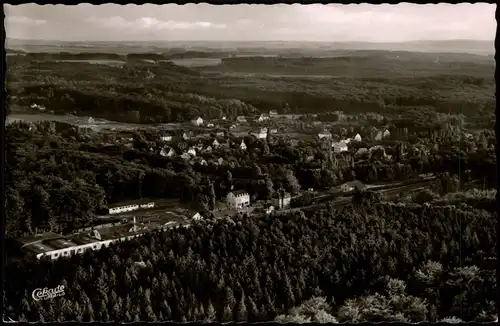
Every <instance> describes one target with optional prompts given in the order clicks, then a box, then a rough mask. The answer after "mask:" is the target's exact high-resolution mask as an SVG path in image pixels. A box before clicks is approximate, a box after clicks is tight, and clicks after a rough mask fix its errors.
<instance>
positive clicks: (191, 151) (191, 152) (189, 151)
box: [187, 147, 196, 156]
mask: <svg viewBox="0 0 500 326" xmlns="http://www.w3.org/2000/svg"><path fill="white" fill-rule="evenodd" d="M187 153H188V154H189V155H192V156H196V149H194V148H193V147H191V148H190V149H189V150H188V151H187Z"/></svg>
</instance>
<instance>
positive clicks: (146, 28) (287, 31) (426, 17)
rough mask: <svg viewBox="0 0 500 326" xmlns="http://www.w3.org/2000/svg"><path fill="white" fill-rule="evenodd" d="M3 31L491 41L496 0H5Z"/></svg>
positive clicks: (61, 35) (54, 35)
mask: <svg viewBox="0 0 500 326" xmlns="http://www.w3.org/2000/svg"><path fill="white" fill-rule="evenodd" d="M5 15H6V19H5V28H6V33H7V37H10V38H22V39H42V40H60V41H125V40H143V41H153V40H155V41H163V40H165V41H168V40H190V41H193V40H201V41H204V40H223V41H271V40H277V41H280V40H281V41H328V42H344V41H369V42H397V41H409V40H447V39H475V40H493V39H494V38H495V32H496V21H495V5H494V4H486V3H479V4H465V3H464V4H445V3H441V4H437V5H435V4H426V5H416V4H409V3H403V4H398V5H370V4H361V5H358V4H353V5H339V4H331V5H299V4H295V5H283V4H279V5H273V6H266V5H226V6H216V5H208V4H189V5H183V6H180V5H174V4H167V5H161V6H158V5H151V4H146V5H140V6H137V5H126V6H120V5H116V4H107V5H100V6H93V5H90V4H80V5H77V6H64V5H44V6H39V5H36V4H24V5H19V6H11V5H5Z"/></svg>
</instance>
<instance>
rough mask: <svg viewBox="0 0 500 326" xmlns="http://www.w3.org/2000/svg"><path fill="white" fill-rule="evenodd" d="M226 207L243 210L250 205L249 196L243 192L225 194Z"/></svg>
mask: <svg viewBox="0 0 500 326" xmlns="http://www.w3.org/2000/svg"><path fill="white" fill-rule="evenodd" d="M226 202H227V205H228V206H229V207H231V208H243V207H247V206H249V205H250V195H249V194H248V192H246V191H245V190H236V191H233V192H230V193H229V194H227V197H226Z"/></svg>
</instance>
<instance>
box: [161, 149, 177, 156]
mask: <svg viewBox="0 0 500 326" xmlns="http://www.w3.org/2000/svg"><path fill="white" fill-rule="evenodd" d="M160 155H161V156H163V157H172V156H174V155H175V151H174V149H173V148H170V147H163V148H162V149H161V151H160Z"/></svg>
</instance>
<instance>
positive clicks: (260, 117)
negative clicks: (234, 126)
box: [257, 113, 269, 122]
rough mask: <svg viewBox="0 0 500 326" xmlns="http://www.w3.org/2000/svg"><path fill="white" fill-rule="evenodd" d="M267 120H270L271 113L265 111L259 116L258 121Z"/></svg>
mask: <svg viewBox="0 0 500 326" xmlns="http://www.w3.org/2000/svg"><path fill="white" fill-rule="evenodd" d="M266 120H269V115H268V114H265V113H262V114H261V115H260V116H259V118H258V119H257V121H259V122H262V121H266Z"/></svg>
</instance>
